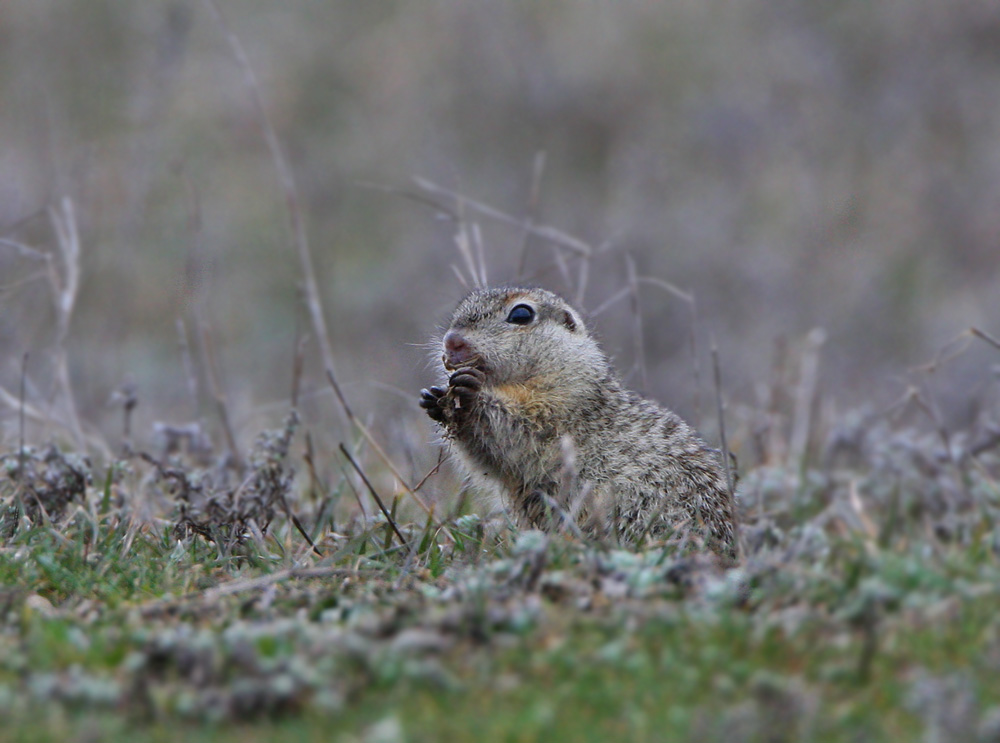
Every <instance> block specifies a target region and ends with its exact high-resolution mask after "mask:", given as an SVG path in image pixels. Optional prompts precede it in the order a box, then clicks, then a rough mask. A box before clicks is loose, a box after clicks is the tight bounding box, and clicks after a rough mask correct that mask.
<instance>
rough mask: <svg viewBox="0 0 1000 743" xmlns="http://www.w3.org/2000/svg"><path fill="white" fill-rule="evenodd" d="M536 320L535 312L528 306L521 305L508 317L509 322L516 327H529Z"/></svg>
mask: <svg viewBox="0 0 1000 743" xmlns="http://www.w3.org/2000/svg"><path fill="white" fill-rule="evenodd" d="M534 319H535V311H534V310H533V309H532V308H531V307H529V306H528V305H526V304H519V305H517V306H516V307H514V309H512V310H511V311H510V314H509V315H507V322H510V323H514V324H515V325H527V324H528V323H529V322H531V321H532V320H534Z"/></svg>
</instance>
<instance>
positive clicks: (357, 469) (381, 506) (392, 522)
mask: <svg viewBox="0 0 1000 743" xmlns="http://www.w3.org/2000/svg"><path fill="white" fill-rule="evenodd" d="M340 453H341V454H343V455H344V457H346V458H347V461H348V462H350V463H351V466H352V467H353V468H354V471H355V472H357V473H358V477H360V478H361V481H362V482H363V483H364V484H365V487H366V488H368V492H369V493H371V496H372V498H374V499H375V503H376V504H378V508H379V510H380V511H381V512H382V515H383V516H385V519H386V521H388V522H389V526H391V527H392V531H393V532H394V533H395V534H396V536H397V537H398V538H399V543H400V545H403V546H405V545H406V539H404V538H403V535H402V533H400V531H399V527H398V526H396V521H395V520H394V519H393V518H392V514H390V513H389V510H388V509H387V508H386V507H385V504H384V503H383V502H382V499H381V498H380V497H379V494H378V492H376V490H375V488H374V487H373V486H372V484H371V482H370V481H369V480H368V476H367V475H365V472H364V470H362V469H361V465H359V464H358V463H357V462H356V461H355V459H354V457H352V456H351V453H350V452H349V451H347V447H346V446H344V445H343V444H342V443H341V444H340Z"/></svg>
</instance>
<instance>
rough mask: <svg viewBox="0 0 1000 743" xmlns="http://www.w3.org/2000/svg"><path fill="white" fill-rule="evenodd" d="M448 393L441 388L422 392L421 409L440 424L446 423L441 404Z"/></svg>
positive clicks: (432, 388)
mask: <svg viewBox="0 0 1000 743" xmlns="http://www.w3.org/2000/svg"><path fill="white" fill-rule="evenodd" d="M445 394H447V393H446V391H445V390H443V389H441V388H440V387H431V388H430V389H424V390H420V407H422V408H423V409H424V410H425V411H427V415H429V416H430V417H431V419H432V420H436V421H437V422H438V423H444V408H443V407H441V403H442V401H443V399H444V396H445Z"/></svg>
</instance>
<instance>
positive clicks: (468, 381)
mask: <svg viewBox="0 0 1000 743" xmlns="http://www.w3.org/2000/svg"><path fill="white" fill-rule="evenodd" d="M485 381H486V375H485V374H483V373H482V372H481V371H479V369H474V368H473V367H471V366H470V367H466V368H464V369H459V370H458V371H457V372H455V373H454V374H452V375H451V379H449V380H448V384H449V385H450V386H452V387H471V388H473V389H477V390H478V389H479V388H480V387H482V386H483V382H485Z"/></svg>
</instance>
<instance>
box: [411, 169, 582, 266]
mask: <svg viewBox="0 0 1000 743" xmlns="http://www.w3.org/2000/svg"><path fill="white" fill-rule="evenodd" d="M414 182H415V183H416V185H417V187H418V188H420V189H421V190H423V191H425V192H427V193H431V194H434V195H436V196H444V197H446V198H449V199H452V200H454V201H455V202H456V203H457V204H459V205H461V206H463V207H468V208H470V209H472V210H473V211H475V212H478V213H479V214H482V215H483V216H486V217H490V218H491V219H495V220H497V221H499V222H504V223H505V224H510V225H514V226H515V227H524V229H527V230H528V231H529V232H530V233H531V234H532V235H534V236H535V237H539V238H541V239H543V240H547V241H548V242H551V243H555V244H556V245H560V246H562V247H564V248H567V249H568V250H571V251H573V252H574V253H579V254H580V255H591V254H593V253H595V252H596V251H595V250H594V248H593V247H592V246H591V245H590V244H588V243H587V242H585V241H583V240H581V239H580V238H578V237H574V236H573V235H570V234H568V233H566V232H563V231H562V230H557V229H555V228H554V227H548V226H544V225H543V226H539V225H527V226H525V224H524V220H523V219H519V218H517V217H514V216H512V215H510V214H507V213H506V212H503V211H500V210H499V209H495V208H493V207H492V206H488V205H487V204H484V203H482V202H481V201H476V200H475V199H470V198H469V197H467V196H463V195H462V194H460V193H456V192H455V191H452V190H450V189H447V188H445V187H443V186H439V185H438V184H436V183H434V182H433V181H430V180H427V179H426V178H420V177H417V178H414Z"/></svg>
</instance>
